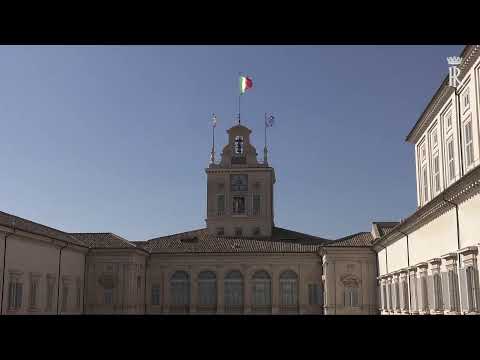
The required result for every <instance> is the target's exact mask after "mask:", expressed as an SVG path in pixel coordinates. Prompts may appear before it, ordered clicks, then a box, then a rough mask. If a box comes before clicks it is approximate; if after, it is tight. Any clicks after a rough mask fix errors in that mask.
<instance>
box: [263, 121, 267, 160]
mask: <svg viewBox="0 0 480 360" xmlns="http://www.w3.org/2000/svg"><path fill="white" fill-rule="evenodd" d="M264 125H265V147H264V148H263V163H264V164H266V163H267V113H265V119H264Z"/></svg>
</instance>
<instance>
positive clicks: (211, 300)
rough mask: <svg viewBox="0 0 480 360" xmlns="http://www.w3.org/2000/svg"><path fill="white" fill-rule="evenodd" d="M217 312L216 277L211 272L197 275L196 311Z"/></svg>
mask: <svg viewBox="0 0 480 360" xmlns="http://www.w3.org/2000/svg"><path fill="white" fill-rule="evenodd" d="M216 310H217V277H216V275H215V273H214V272H212V271H202V272H201V273H200V274H198V311H208V312H210V311H216Z"/></svg>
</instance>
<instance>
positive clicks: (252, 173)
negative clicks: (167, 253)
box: [205, 124, 275, 238]
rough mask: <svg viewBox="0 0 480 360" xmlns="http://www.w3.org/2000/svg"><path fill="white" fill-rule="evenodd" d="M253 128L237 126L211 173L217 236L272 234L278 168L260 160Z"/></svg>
mask: <svg viewBox="0 0 480 360" xmlns="http://www.w3.org/2000/svg"><path fill="white" fill-rule="evenodd" d="M251 132H252V131H251V130H250V129H249V128H247V127H245V126H243V125H240V124H238V125H235V126H233V127H231V128H230V129H228V130H227V133H228V144H227V145H226V146H225V147H224V148H223V151H222V154H221V160H220V162H219V163H214V162H213V163H211V164H210V166H209V167H208V168H207V169H205V170H206V173H207V219H206V223H207V228H208V233H209V234H211V235H216V236H229V237H250V238H252V237H253V238H260V237H269V236H271V235H272V228H273V225H274V224H273V185H274V184H275V171H274V169H273V168H272V167H270V166H269V165H268V163H267V161H266V160H264V162H258V161H257V155H258V154H257V151H256V150H255V147H254V146H253V145H252V144H251V143H250V134H251Z"/></svg>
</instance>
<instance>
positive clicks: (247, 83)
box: [240, 76, 253, 95]
mask: <svg viewBox="0 0 480 360" xmlns="http://www.w3.org/2000/svg"><path fill="white" fill-rule="evenodd" d="M252 87H253V81H252V79H250V78H249V77H248V76H240V95H242V94H243V93H245V91H247V90H248V89H251V88H252Z"/></svg>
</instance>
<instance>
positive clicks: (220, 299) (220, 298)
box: [217, 266, 225, 314]
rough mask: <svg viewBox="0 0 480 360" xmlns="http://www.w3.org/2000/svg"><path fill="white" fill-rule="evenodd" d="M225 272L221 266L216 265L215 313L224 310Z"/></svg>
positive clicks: (220, 312) (221, 312)
mask: <svg viewBox="0 0 480 360" xmlns="http://www.w3.org/2000/svg"><path fill="white" fill-rule="evenodd" d="M224 286H225V273H224V268H223V266H217V314H223V313H224V312H225V305H224V304H225V300H224V294H225V290H224Z"/></svg>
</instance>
